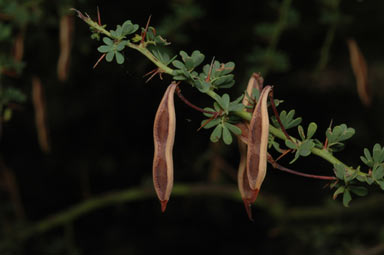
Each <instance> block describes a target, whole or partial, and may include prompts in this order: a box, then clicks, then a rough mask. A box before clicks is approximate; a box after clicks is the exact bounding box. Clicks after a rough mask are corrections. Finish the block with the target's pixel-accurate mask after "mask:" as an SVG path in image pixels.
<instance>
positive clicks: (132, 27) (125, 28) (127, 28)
mask: <svg viewBox="0 0 384 255" xmlns="http://www.w3.org/2000/svg"><path fill="white" fill-rule="evenodd" d="M138 29H139V25H137V24H132V21H130V20H126V21H125V22H124V23H123V25H122V35H123V36H125V35H129V34H133V33H135V32H136V31H137V30H138Z"/></svg>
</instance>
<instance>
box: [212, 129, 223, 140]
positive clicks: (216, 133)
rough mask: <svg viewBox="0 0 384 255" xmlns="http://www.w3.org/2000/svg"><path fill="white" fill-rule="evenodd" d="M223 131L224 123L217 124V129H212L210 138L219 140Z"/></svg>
mask: <svg viewBox="0 0 384 255" xmlns="http://www.w3.org/2000/svg"><path fill="white" fill-rule="evenodd" d="M222 131H223V126H222V125H217V126H216V127H215V129H214V130H213V131H212V133H211V136H210V139H211V141H212V142H214V143H216V142H217V141H219V140H220V138H221V134H222Z"/></svg>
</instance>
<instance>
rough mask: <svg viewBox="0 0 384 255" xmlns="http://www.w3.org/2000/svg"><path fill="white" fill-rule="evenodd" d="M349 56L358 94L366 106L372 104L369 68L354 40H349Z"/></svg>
mask: <svg viewBox="0 0 384 255" xmlns="http://www.w3.org/2000/svg"><path fill="white" fill-rule="evenodd" d="M347 45H348V49H349V56H350V61H351V66H352V70H353V73H354V74H355V78H356V85H357V93H358V94H359V97H360V100H361V102H362V103H363V104H364V105H365V106H366V107H368V106H370V105H371V103H372V98H371V91H370V88H369V84H368V68H367V63H366V62H365V58H364V55H363V54H362V53H361V51H360V49H359V46H358V45H357V43H356V41H355V40H353V39H349V40H347Z"/></svg>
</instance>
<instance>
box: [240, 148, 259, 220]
mask: <svg viewBox="0 0 384 255" xmlns="http://www.w3.org/2000/svg"><path fill="white" fill-rule="evenodd" d="M239 150H240V163H239V168H238V171H237V185H238V188H239V191H240V195H241V198H242V199H243V202H244V206H245V211H246V212H247V215H248V218H249V219H250V220H251V221H253V219H252V211H251V204H252V203H254V202H255V200H256V198H257V194H258V191H256V190H253V189H251V187H250V186H249V180H248V175H247V171H246V167H247V162H246V161H247V146H246V144H245V143H242V142H240V141H239Z"/></svg>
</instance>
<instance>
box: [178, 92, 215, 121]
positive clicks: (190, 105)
mask: <svg viewBox="0 0 384 255" xmlns="http://www.w3.org/2000/svg"><path fill="white" fill-rule="evenodd" d="M176 94H177V96H178V97H179V98H180V99H181V101H183V102H184V103H185V104H186V105H188V106H189V107H191V108H192V109H195V110H196V111H199V112H203V113H209V114H214V115H216V114H217V112H212V111H207V110H204V109H203V108H200V107H198V106H196V105H194V104H192V103H191V102H189V100H188V99H186V98H185V97H184V96H183V95H182V94H181V89H180V88H179V86H177V87H176Z"/></svg>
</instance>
